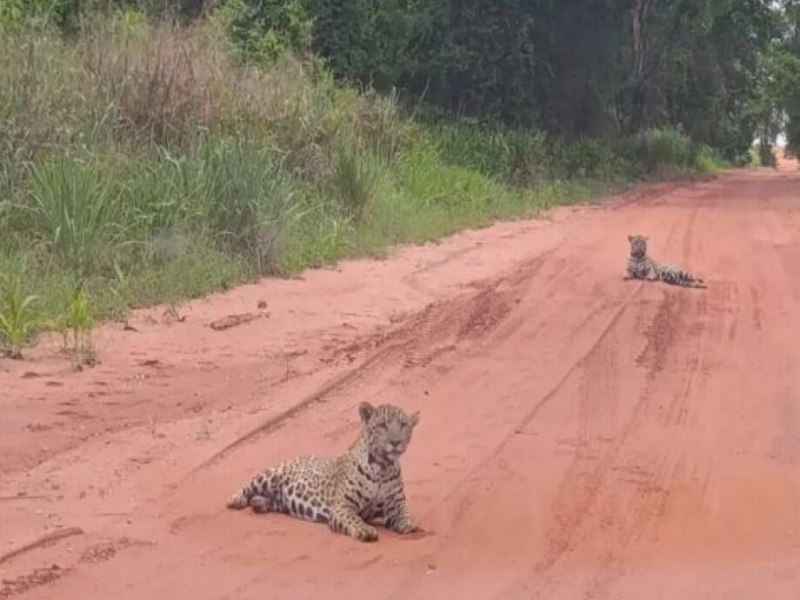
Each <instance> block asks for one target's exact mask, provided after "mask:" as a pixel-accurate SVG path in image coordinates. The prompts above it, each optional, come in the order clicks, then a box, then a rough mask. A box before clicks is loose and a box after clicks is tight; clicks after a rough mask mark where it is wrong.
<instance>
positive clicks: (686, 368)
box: [0, 163, 800, 600]
mask: <svg viewBox="0 0 800 600" xmlns="http://www.w3.org/2000/svg"><path fill="white" fill-rule="evenodd" d="M634 232H641V233H645V234H647V235H649V236H650V238H651V250H652V254H653V255H654V256H655V257H657V258H660V259H662V260H664V261H665V262H671V263H675V264H678V265H684V266H687V267H688V268H689V269H690V270H691V271H692V272H694V273H697V274H699V275H701V276H704V277H705V279H706V281H707V282H708V283H709V289H708V290H685V289H680V288H672V287H669V286H665V285H660V284H643V283H638V282H626V281H623V275H624V267H625V259H626V254H627V250H628V246H627V240H626V236H627V234H629V233H634ZM260 300H265V301H266V302H267V303H268V306H267V308H266V309H265V310H264V311H262V312H264V313H265V314H262V315H260V318H257V319H255V320H251V321H249V322H247V323H242V324H240V325H238V326H235V327H231V328H228V329H224V330H215V329H213V328H211V327H210V326H209V325H210V324H211V323H212V322H214V321H216V320H218V319H220V318H223V317H225V316H226V315H230V314H239V313H247V312H251V313H258V312H259V309H257V304H258V302H259V301H260ZM180 312H181V315H182V316H185V317H186V319H185V320H184V321H182V322H174V323H171V324H163V323H161V322H160V312H159V311H157V310H152V311H145V312H141V313H138V314H137V315H136V316H135V318H133V319H131V321H130V324H131V325H132V326H133V327H134V328H135V331H131V330H123V328H122V326H121V325H109V326H107V327H104V328H103V329H102V330H101V331H99V332H98V335H97V339H96V341H97V345H98V348H99V352H100V358H101V360H102V363H101V364H100V365H99V366H97V367H95V368H93V369H87V370H84V371H83V372H80V373H77V372H73V371H72V370H71V369H70V365H69V362H68V361H67V360H66V359H65V358H64V357H61V356H59V354H58V345H57V343H55V342H53V343H45V344H42V345H41V346H40V347H39V348H37V349H36V350H35V351H33V352H32V353H31V354H30V358H29V360H27V361H24V362H12V361H2V362H0V415H2V420H0V579H1V580H2V583H0V599H3V598H17V597H19V598H24V599H26V600H28V599H30V600H34V599H36V600H40V599H54V600H94V599H101V598H102V599H104V600H105V599H108V598H113V599H115V600H144V599H162V598H163V599H165V600H166V599H171V600H184V599H185V600H188V599H191V600H223V599H230V600H250V599H253V600H254V599H256V598H258V599H259V600H263V599H265V598H286V599H293V600H294V599H304V598H309V599H310V598H315V599H318V598H347V599H348V600H359V599H362V598H363V599H367V598H370V599H371V598H375V597H379V598H404V599H407V598H419V599H427V598H440V597H457V598H467V599H472V598H475V599H489V598H497V599H506V598H508V599H523V598H524V599H527V598H542V599H551V598H558V599H570V600H571V599H585V598H592V599H600V598H608V599H613V600H623V599H631V600H649V599H651V598H652V599H656V598H659V599H660V598H665V599H673V598H681V599H717V598H720V599H721V598H725V599H731V600H732V599H743V600H744V599H748V600H749V599H752V598H765V599H767V598H768V599H770V600H782V599H787V600H789V599H791V600H797V598H800V337H799V336H798V332H800V173H798V171H797V167H796V165H788V164H786V163H784V164H782V169H781V170H780V171H777V172H776V171H737V172H731V173H726V174H724V175H721V176H720V177H718V178H716V179H714V180H711V181H706V182H698V183H688V184H663V185H657V186H651V187H647V188H643V189H642V190H639V191H637V192H636V193H632V194H627V195H625V196H623V197H620V198H616V199H612V200H610V201H608V202H605V203H603V204H602V205H600V206H591V207H583V208H577V209H563V210H559V211H556V212H555V213H553V214H551V215H550V216H549V217H548V218H547V219H542V220H538V221H526V222H518V223H510V224H501V225H497V226H495V227H492V228H489V229H486V230H482V231H477V232H469V233H465V234H462V235H459V236H456V237H454V238H452V239H450V240H447V241H446V242H444V243H443V244H441V245H437V246H433V245H431V246H427V247H422V248H406V249H401V250H398V251H397V252H396V253H394V255H393V256H392V257H391V258H390V259H389V260H387V261H383V262H378V261H354V262H348V263H346V264H344V265H342V266H341V267H340V268H339V269H337V270H328V271H316V272H311V273H308V274H307V275H306V276H305V278H304V279H303V280H295V281H265V282H263V283H260V284H258V285H252V286H246V287H244V288H240V289H237V290H234V291H233V292H230V293H228V294H225V295H219V296H215V297H212V298H209V299H206V300H203V301H198V302H194V303H191V304H189V305H186V306H184V307H182V308H181V311H180ZM266 313H269V314H266ZM364 399H369V400H371V401H373V402H381V401H390V402H394V403H397V404H400V405H402V406H403V407H404V408H406V409H407V410H409V411H413V410H419V411H421V414H422V420H421V422H420V425H419V426H418V427H417V429H416V432H415V435H414V438H413V440H412V442H411V445H410V447H409V450H408V452H407V454H406V455H405V456H404V457H403V459H402V462H403V468H404V475H405V479H406V486H407V492H408V499H409V503H410V508H411V512H412V514H413V515H414V516H415V518H416V519H417V520H418V521H419V522H420V523H421V525H422V526H423V527H425V528H426V529H427V530H428V535H427V536H425V537H422V538H420V539H402V538H399V537H397V536H395V535H393V534H390V533H389V532H385V531H381V538H380V540H379V541H378V542H377V543H376V544H360V543H358V542H355V541H353V540H350V539H348V538H345V537H344V536H337V535H334V534H332V533H330V532H329V531H328V529H327V528H326V527H325V526H322V525H316V524H310V523H305V522H302V521H297V520H293V519H290V518H287V517H284V516H280V515H266V516H264V515H255V514H252V513H250V512H247V511H246V512H236V511H229V510H227V509H226V508H225V501H226V499H227V497H228V495H229V494H230V493H231V492H232V491H233V490H235V489H236V488H237V487H239V486H240V485H241V484H242V483H243V482H244V481H246V480H247V478H248V477H249V476H251V475H252V474H253V473H255V472H256V471H257V470H258V469H260V468H262V467H264V466H267V465H270V464H273V463H275V462H277V461H279V460H282V459H285V458H288V457H290V456H294V455H296V454H300V453H309V452H316V453H325V454H335V453H338V452H341V451H343V450H344V449H346V447H347V446H348V444H349V443H350V441H351V439H352V438H353V437H354V436H355V435H356V433H357V430H358V416H357V411H356V407H357V405H358V403H359V402H360V401H362V400H364ZM70 528H72V529H70ZM52 532H56V535H62V537H61V538H59V539H48V538H47V537H43V536H46V535H47V534H49V533H52ZM59 532H60V533H59Z"/></svg>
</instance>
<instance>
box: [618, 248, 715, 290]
mask: <svg viewBox="0 0 800 600" xmlns="http://www.w3.org/2000/svg"><path fill="white" fill-rule="evenodd" d="M628 243H630V246H631V253H630V256H629V257H628V267H627V274H626V277H625V279H645V280H647V281H663V282H664V283H669V284H671V285H680V286H683V287H690V288H705V287H707V286H706V284H705V282H704V281H703V280H702V279H700V278H698V277H693V276H692V275H690V274H689V273H687V272H686V271H683V270H681V269H676V268H674V267H670V266H668V265H662V264H661V263H658V262H656V261H654V260H653V259H652V258H650V256H649V255H648V254H647V238H646V237H645V236H643V235H629V236H628Z"/></svg>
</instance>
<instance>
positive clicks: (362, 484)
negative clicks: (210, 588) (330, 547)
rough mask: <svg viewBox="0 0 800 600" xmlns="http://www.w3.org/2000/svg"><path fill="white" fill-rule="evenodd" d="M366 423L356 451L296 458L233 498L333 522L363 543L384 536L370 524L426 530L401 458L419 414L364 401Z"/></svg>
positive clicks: (238, 504) (259, 508) (239, 504)
mask: <svg viewBox="0 0 800 600" xmlns="http://www.w3.org/2000/svg"><path fill="white" fill-rule="evenodd" d="M358 413H359V415H360V417H361V422H362V427H361V433H360V435H359V437H358V439H357V440H356V441H355V443H353V445H352V446H350V449H349V450H348V451H347V452H346V453H345V454H342V455H340V456H338V457H336V458H318V457H314V456H307V457H300V458H295V459H292V460H289V461H286V462H284V463H282V464H280V465H278V466H276V467H273V468H269V469H267V470H265V471H263V472H262V473H260V474H259V475H256V476H255V477H254V478H253V479H252V481H250V483H248V484H247V485H246V486H245V487H244V488H242V489H241V490H240V491H239V492H237V493H236V494H234V495H233V496H231V498H230V499H229V500H228V507H229V508H235V509H241V508H245V507H247V506H248V505H249V506H251V507H252V508H253V510H254V511H255V512H264V513H265V512H270V511H273V512H280V513H284V514H288V515H292V516H295V517H299V518H301V519H306V520H309V521H317V522H319V523H327V524H328V526H329V527H330V528H331V529H332V530H333V531H335V532H337V533H344V534H346V535H349V536H351V537H354V538H356V539H357V540H361V541H363V542H373V541H375V540H377V539H378V532H377V530H376V529H375V528H374V527H373V526H372V525H370V524H369V523H370V522H374V523H382V524H383V525H385V526H386V527H387V528H388V529H390V530H392V531H395V532H397V533H400V534H408V533H415V532H421V531H422V530H421V529H420V528H419V527H418V526H417V525H416V524H415V523H414V521H412V519H411V517H410V516H409V514H408V508H407V506H406V499H405V494H404V491H403V478H402V474H401V472H400V464H399V463H398V459H399V458H400V455H401V454H403V452H405V449H406V447H407V446H408V443H409V441H411V432H412V431H413V429H414V427H415V426H416V425H417V423H419V413H414V414H413V415H411V416H409V415H407V414H406V413H405V412H403V410H401V409H400V408H398V407H396V406H394V405H391V404H382V405H380V406H378V407H375V406H372V405H371V404H369V403H368V402H362V403H361V405H360V406H359V408H358Z"/></svg>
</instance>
